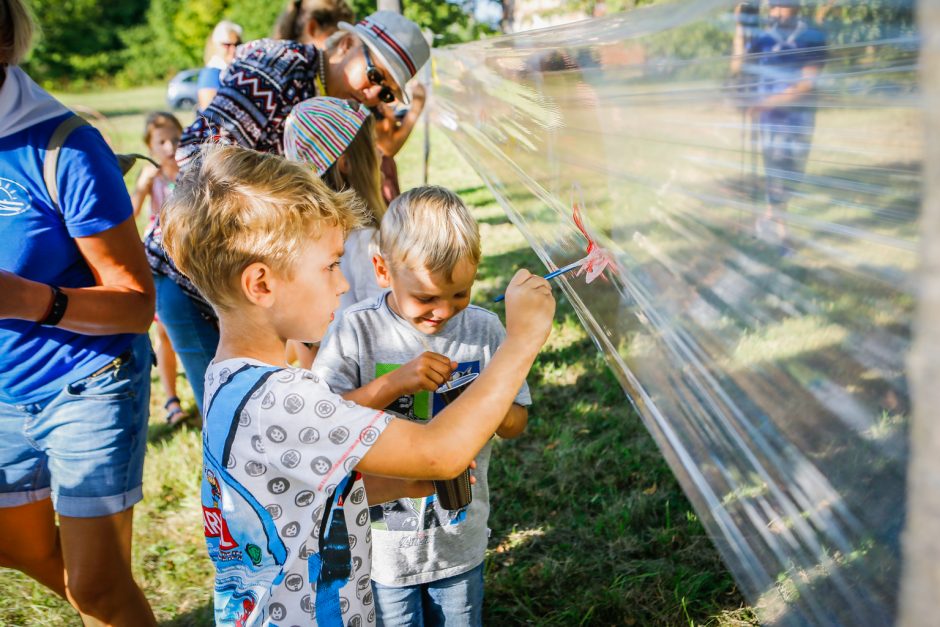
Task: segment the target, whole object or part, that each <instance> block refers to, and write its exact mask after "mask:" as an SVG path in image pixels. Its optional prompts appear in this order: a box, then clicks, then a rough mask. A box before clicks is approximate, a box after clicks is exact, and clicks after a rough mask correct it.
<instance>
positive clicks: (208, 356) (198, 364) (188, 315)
mask: <svg viewBox="0 0 940 627" xmlns="http://www.w3.org/2000/svg"><path fill="white" fill-rule="evenodd" d="M153 282H154V285H156V287H157V314H158V315H159V316H160V323H161V324H163V328H164V329H166V333H167V335H168V336H170V344H172V345H173V350H174V351H176V354H177V355H178V356H179V358H180V361H181V362H183V370H185V371H186V379H187V380H188V381H189V385H190V387H192V389H193V396H194V397H195V398H196V406H197V407H199V413H200V414H202V415H203V416H205V414H204V413H203V411H202V400H203V399H202V396H203V393H204V392H205V378H206V370H208V369H209V363H210V362H211V361H212V358H213V357H215V351H216V349H217V348H218V347H219V330H218V328H217V327H216V326H215V325H214V324H212V323H211V322H209V321H208V320H206V319H205V318H203V317H202V314H200V313H199V310H198V309H197V308H196V306H195V305H194V304H193V301H192V299H190V298H189V296H187V295H186V293H185V292H184V291H183V290H182V289H181V288H180V286H179V285H177V284H176V283H174V282H173V280H172V279H170V278H169V277H167V276H164V275H162V274H156V273H154V275H153Z"/></svg>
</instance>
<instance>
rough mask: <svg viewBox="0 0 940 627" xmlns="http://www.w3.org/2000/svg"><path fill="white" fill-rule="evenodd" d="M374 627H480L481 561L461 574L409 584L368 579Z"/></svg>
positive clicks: (481, 610)
mask: <svg viewBox="0 0 940 627" xmlns="http://www.w3.org/2000/svg"><path fill="white" fill-rule="evenodd" d="M372 592H373V593H374V596H375V609H376V625H378V627H404V626H407V627H443V626H444V625H453V626H454V627H480V626H481V625H482V624H483V563H480V565H479V566H477V567H476V568H472V569H470V570H468V571H467V572H465V573H461V574H459V575H454V576H453V577H448V578H447V579H438V580H437V581H432V582H430V583H422V584H416V585H413V586H401V587H395V586H383V585H382V584H380V583H379V582H377V581H373V582H372Z"/></svg>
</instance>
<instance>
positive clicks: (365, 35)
mask: <svg viewBox="0 0 940 627" xmlns="http://www.w3.org/2000/svg"><path fill="white" fill-rule="evenodd" d="M337 28H339V29H340V30H342V31H346V32H347V33H352V34H353V35H355V36H356V37H358V38H359V41H361V42H362V43H363V44H365V45H366V46H369V52H370V53H372V55H374V56H375V58H376V59H378V60H379V61H381V62H382V65H383V66H384V67H385V68H386V69H387V70H388V73H389V74H391V79H392V82H393V83H395V84H394V85H390V86H389V87H391V88H392V91H394V92H395V97H396V98H397V99H398V101H399V102H401V103H402V104H411V98H409V97H408V92H406V91H405V85H406V84H407V83H408V81H409V80H411V79H410V78H409V77H406V76H404V75H402V74H401V73H400V72H398V71H396V67H395V66H394V65H392V64H391V63H390V62H389V60H388V57H387V56H386V54H385V53H384V52H383V51H382V49H381V48H379V47H378V46H376V45H375V42H374V40H373V35H372V34H371V33H369V31H367V30H366V29H365V28H363V27H362V26H359V25H358V24H356V25H353V24H350V23H349V22H340V23H339V24H337Z"/></svg>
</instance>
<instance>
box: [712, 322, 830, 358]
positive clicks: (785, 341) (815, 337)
mask: <svg viewBox="0 0 940 627" xmlns="http://www.w3.org/2000/svg"><path fill="white" fill-rule="evenodd" d="M846 337H847V334H846V331H845V329H844V328H843V327H842V326H840V325H838V324H832V323H830V322H828V321H827V320H826V319H825V318H821V317H818V316H802V317H799V318H789V319H787V320H784V321H783V322H781V323H780V324H775V325H771V326H768V327H766V328H764V329H762V330H760V331H758V332H755V333H751V334H748V335H745V336H744V337H742V338H741V340H740V341H739V342H738V345H737V346H736V347H735V349H734V352H733V353H732V355H731V358H730V359H729V360H728V362H729V363H726V364H724V365H725V366H729V367H730V366H734V367H736V368H748V367H752V366H756V365H759V364H761V363H781V362H783V361H786V360H787V359H790V358H794V357H798V356H799V355H802V354H804V353H809V352H812V351H818V350H821V349H824V348H827V347H833V346H839V345H840V344H842V343H843V342H844V341H845V339H846Z"/></svg>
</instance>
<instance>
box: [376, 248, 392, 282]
mask: <svg viewBox="0 0 940 627" xmlns="http://www.w3.org/2000/svg"><path fill="white" fill-rule="evenodd" d="M372 265H373V266H375V282H376V283H378V284H379V287H381V288H382V289H387V288H389V287H391V286H392V278H391V271H390V270H389V268H388V264H387V263H385V259H383V258H382V255H380V254H378V253H376V254H374V255H372Z"/></svg>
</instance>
